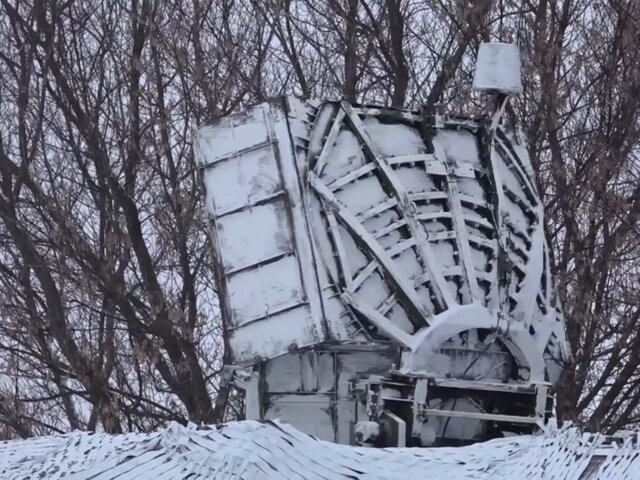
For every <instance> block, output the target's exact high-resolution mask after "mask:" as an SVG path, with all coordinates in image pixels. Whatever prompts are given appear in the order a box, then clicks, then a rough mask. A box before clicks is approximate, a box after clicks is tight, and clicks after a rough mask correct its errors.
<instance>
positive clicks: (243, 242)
mask: <svg viewBox="0 0 640 480" xmlns="http://www.w3.org/2000/svg"><path fill="white" fill-rule="evenodd" d="M196 143H197V145H196V157H197V160H198V162H199V164H200V166H201V168H202V170H203V176H204V181H205V186H206V192H207V209H208V210H209V213H210V217H211V221H212V228H211V230H212V238H213V243H214V249H215V252H214V253H215V257H216V259H217V263H218V268H219V269H220V270H222V271H220V272H218V283H220V284H221V285H219V287H220V288H219V290H220V295H219V297H220V302H221V304H222V308H223V311H226V312H228V313H227V315H228V316H229V318H227V319H226V320H227V323H226V328H227V331H228V335H229V345H230V348H231V354H232V360H233V362H234V363H236V364H242V363H253V362H255V361H256V360H257V359H260V358H273V357H275V356H277V355H281V354H283V353H286V352H288V351H291V350H292V349H295V348H299V347H304V346H308V345H313V344H317V343H319V342H321V341H323V340H324V339H325V332H324V329H323V327H322V322H323V318H322V315H321V305H320V301H321V300H320V299H321V292H320V289H319V287H318V284H317V277H316V275H315V273H314V272H315V266H314V265H313V253H312V250H311V239H310V235H309V232H308V228H307V226H306V222H305V217H304V212H303V211H302V210H303V206H302V201H301V197H302V194H301V192H300V185H299V183H298V175H297V172H296V157H295V152H293V151H292V149H291V138H290V133H289V126H288V122H287V118H286V113H285V111H284V108H280V107H278V106H277V105H275V104H263V105H259V106H257V107H255V108H253V109H251V110H249V111H247V112H242V113H238V114H234V115H231V116H229V117H226V118H224V119H222V120H220V121H219V122H217V123H216V124H214V125H213V126H210V127H205V128H202V129H200V130H199V132H198V135H197V142H196Z"/></svg>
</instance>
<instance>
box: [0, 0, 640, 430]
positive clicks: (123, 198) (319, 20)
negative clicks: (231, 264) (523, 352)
mask: <svg viewBox="0 0 640 480" xmlns="http://www.w3.org/2000/svg"><path fill="white" fill-rule="evenodd" d="M639 13H640V12H639V7H638V6H637V5H636V2H633V1H632V0H607V1H605V0H601V1H597V2H593V1H587V0H558V1H553V2H552V1H540V2H532V1H530V0H502V1H500V2H497V1H495V2H493V1H489V0H476V1H473V2H466V1H465V2H463V1H456V2H443V1H440V0H428V1H417V0H322V1H310V0H270V1H268V2H259V1H256V0H220V1H213V0H172V1H169V2H157V1H154V0H114V1H113V2H108V4H105V2H93V1H86V2H55V1H50V0H33V1H24V0H0V240H1V241H0V270H1V272H2V275H0V315H2V322H0V425H2V428H1V429H0V436H2V437H3V438H6V437H11V436H15V435H19V436H29V435H36V434H41V433H46V432H52V431H66V430H69V429H76V428H78V429H91V430H92V429H103V430H107V431H112V432H117V431H125V430H148V429H152V428H155V427H157V426H158V425H161V424H163V423H165V422H167V421H169V420H177V421H181V422H186V421H189V420H191V421H195V422H217V421H221V420H222V419H223V418H224V412H225V407H226V403H227V395H228V392H227V391H226V390H225V389H224V388H223V389H220V385H219V379H220V369H221V366H222V363H223V362H224V359H225V348H224V345H225V341H224V338H223V336H222V333H221V331H222V329H221V327H222V325H223V322H224V315H221V312H220V311H219V306H218V304H217V301H216V290H215V285H216V282H215V278H216V274H217V272H216V270H215V268H214V265H215V262H214V261H213V259H212V258H210V250H211V249H210V248H209V245H208V241H209V240H208V235H207V225H206V220H205V216H204V214H203V212H202V210H203V209H202V203H201V202H202V200H201V199H202V195H201V194H202V192H201V185H200V181H199V176H198V172H197V171H196V169H195V165H194V162H193V154H192V151H191V144H190V135H191V132H192V130H193V129H194V128H195V127H196V126H197V125H200V124H202V123H205V122H209V121H211V120H213V119H216V118H219V117H220V116H222V115H225V114H227V113H229V112H231V111H234V110H236V109H238V108H241V107H243V106H246V105H249V104H253V103H256V102H260V101H263V100H265V99H267V98H269V97H272V96H276V95H281V94H284V93H296V94H301V95H305V96H315V97H331V98H341V97H343V98H347V99H348V100H350V101H354V102H366V103H385V104H389V105H393V106H395V107H402V106H404V107H411V108H420V107H421V106H423V105H425V104H426V105H434V104H435V103H443V104H444V105H445V108H447V109H449V110H450V111H456V112H463V113H467V114H470V115H473V114H477V113H479V109H480V108H481V104H480V102H479V100H480V99H479V98H478V97H476V96H475V95H474V94H473V93H472V92H471V88H470V85H471V75H472V72H473V58H474V56H475V52H476V49H477V46H478V44H479V42H481V41H486V40H492V39H493V40H502V41H517V42H518V43H519V45H520V47H521V51H522V55H523V83H524V94H523V95H522V96H521V97H520V98H519V99H518V100H516V102H515V103H514V105H513V108H514V110H515V111H516V113H518V115H519V117H520V118H521V119H522V127H523V128H524V129H526V132H525V134H526V135H527V137H528V140H529V144H530V149H531V157H532V160H533V163H534V166H535V169H536V170H537V171H538V173H539V178H540V184H539V187H540V190H541V192H542V193H543V195H544V199H545V203H546V208H547V216H546V218H547V235H548V241H549V243H550V244H551V245H552V246H553V249H554V258H553V266H554V270H555V273H556V277H557V279H558V282H559V285H560V297H561V298H560V300H561V302H562V304H563V305H564V310H565V313H566V318H567V324H568V333H569V338H570V342H571V346H572V348H573V350H574V353H575V361H574V363H573V364H572V365H570V366H569V368H568V370H567V374H566V378H565V381H564V387H563V388H562V390H561V392H560V397H559V400H560V401H559V405H558V412H559V414H560V416H561V417H562V418H569V419H574V420H576V421H578V422H583V423H585V424H588V425H589V426H591V427H592V428H597V429H605V430H608V431H613V430H616V429H619V428H624V427H628V426H633V425H637V424H638V423H639V420H640V418H639V415H640V409H639V408H638V402H639V400H640V375H639V374H638V371H637V368H636V365H637V364H638V360H639V359H640V328H639V327H640V324H639V323H638V322H639V320H640V308H639V306H640V292H639V291H638V282H637V279H638V275H639V273H640V272H639V271H638V265H639V263H638V255H639V254H640V248H639V243H640V237H639V232H640V228H639V223H638V222H639V219H638V215H639V214H640V189H639V187H638V185H639V184H640V181H639V178H638V177H639V175H638V174H639V170H638V165H639V163H638V158H637V155H638V153H637V152H638V144H639V141H640V137H639V131H638V114H639V107H640V103H639V102H640V100H639V99H640V95H639V93H640V92H639V90H640V83H639V81H640V80H639V79H640V71H639V70H640V63H639V60H640V59H639V54H638V52H637V49H636V48H635V41H636V39H637V33H638V18H640V17H639ZM222 313H224V312H222Z"/></svg>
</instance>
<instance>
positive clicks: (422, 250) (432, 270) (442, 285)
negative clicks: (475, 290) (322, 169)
mask: <svg viewBox="0 0 640 480" xmlns="http://www.w3.org/2000/svg"><path fill="white" fill-rule="evenodd" d="M341 105H342V109H343V110H344V111H345V112H346V119H347V121H348V122H349V124H350V125H351V128H352V130H353V133H354V134H355V135H356V137H357V138H358V140H359V141H360V143H361V144H362V146H363V147H364V151H365V152H366V153H367V154H368V155H369V157H370V158H371V160H372V161H373V163H375V164H376V166H377V167H378V171H379V173H380V174H381V175H382V176H383V177H384V179H385V181H386V183H387V184H388V186H389V187H390V190H391V192H390V193H391V194H392V196H393V197H395V198H396V200H397V201H398V207H399V209H400V211H401V213H402V215H403V216H404V217H405V218H406V220H407V227H408V228H409V231H410V232H411V235H412V236H413V238H415V240H416V250H417V252H418V256H419V257H420V260H421V261H422V264H423V265H424V268H425V270H426V271H427V272H428V273H429V274H430V276H431V281H430V287H431V289H432V291H433V293H434V295H435V298H436V299H437V303H438V304H439V307H440V308H441V309H442V310H446V309H448V308H450V307H452V306H454V305H457V302H456V301H455V299H454V298H453V296H452V295H451V291H450V290H449V287H448V285H447V282H446V280H445V278H444V276H443V275H442V270H441V269H440V265H439V263H438V261H437V259H436V256H435V253H434V252H433V250H432V249H431V245H430V244H429V241H428V239H427V234H426V232H425V230H424V227H423V226H422V225H421V224H420V222H418V221H417V220H416V219H415V216H414V211H415V205H414V204H413V203H412V202H411V201H410V200H409V197H408V195H407V193H406V192H405V190H404V188H403V186H402V184H401V183H400V181H399V180H398V179H397V178H396V176H395V174H394V172H393V169H392V168H391V167H390V166H389V163H388V162H387V161H386V160H385V158H384V157H383V155H382V153H381V152H380V151H379V150H378V148H377V147H376V145H375V144H374V143H373V141H372V140H371V137H369V134H367V132H366V131H365V129H364V124H363V123H362V120H360V117H359V116H358V114H357V113H356V112H355V110H354V109H353V107H352V106H351V105H350V104H349V103H347V102H345V101H343V102H341Z"/></svg>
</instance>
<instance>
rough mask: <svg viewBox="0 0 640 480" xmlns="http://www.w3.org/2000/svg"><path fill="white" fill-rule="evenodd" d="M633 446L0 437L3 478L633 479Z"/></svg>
mask: <svg viewBox="0 0 640 480" xmlns="http://www.w3.org/2000/svg"><path fill="white" fill-rule="evenodd" d="M639 472H640V450H639V449H638V447H637V445H634V444H633V443H632V442H631V439H628V440H626V441H624V442H621V444H620V445H618V446H613V445H610V444H606V442H605V438H604V437H602V436H599V435H596V436H591V437H589V436H583V435H580V434H579V433H578V432H576V430H574V429H563V430H559V431H555V432H546V433H544V434H542V435H538V436H521V437H512V438H504V439H498V440H492V441H490V442H486V443H479V444H475V445H472V446H468V447H458V448H438V449H428V448H399V449H372V448H362V447H349V446H344V445H337V444H334V443H329V442H323V441H320V440H317V439H315V438H314V437H311V436H309V435H306V434H303V433H301V432H299V431H297V430H295V429H294V428H293V427H291V426H289V425H285V424H281V423H278V422H255V421H245V422H238V423H229V424H226V425H221V426H217V427H204V428H199V429H196V428H189V427H182V426H180V425H177V424H172V425H171V426H170V427H169V428H167V429H166V430H162V431H159V432H155V433H149V434H140V433H132V434H124V435H107V434H100V433H94V434H90V433H71V434H68V435H60V436H51V437H42V438H34V439H29V440H16V441H8V442H2V443H0V477H1V478H2V479H4V480H14V479H15V480H18V479H34V478H46V479H47V480H56V479H62V478H64V479H76V480H80V479H86V480H88V479H94V480H98V479H100V480H110V479H120V480H129V479H138V480H145V479H150V480H164V479H172V480H182V479H185V480H186V479H190V480H199V479H203V480H204V479H207V480H213V479H247V480H249V479H251V480H261V479H264V480H267V479H273V480H281V479H283V478H286V479H292V480H293V479H315V480H322V479H325V480H329V479H330V480H334V479H335V480H339V479H370V480H376V479H381V480H382V479H386V480H396V479H397V480H400V479H416V478H435V479H441V478H446V479H448V480H463V479H469V480H471V479H473V480H482V479H501V478H504V479H513V478H527V479H533V480H535V479H549V480H551V479H557V480H560V479H563V480H581V479H584V480H587V479H596V478H597V479H603V480H605V479H614V480H626V479H629V480H631V479H637V478H638V473H639Z"/></svg>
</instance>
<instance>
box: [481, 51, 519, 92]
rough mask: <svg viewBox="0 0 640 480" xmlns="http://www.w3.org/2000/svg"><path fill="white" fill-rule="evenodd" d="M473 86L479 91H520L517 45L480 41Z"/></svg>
mask: <svg viewBox="0 0 640 480" xmlns="http://www.w3.org/2000/svg"><path fill="white" fill-rule="evenodd" d="M473 88H474V90H476V91H479V92H500V93H505V94H518V93H522V81H521V79H520V52H519V50H518V46H517V45H515V44H513V43H499V42H492V43H481V44H480V46H479V48H478V59H477V61H476V70H475V74H474V76H473Z"/></svg>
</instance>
